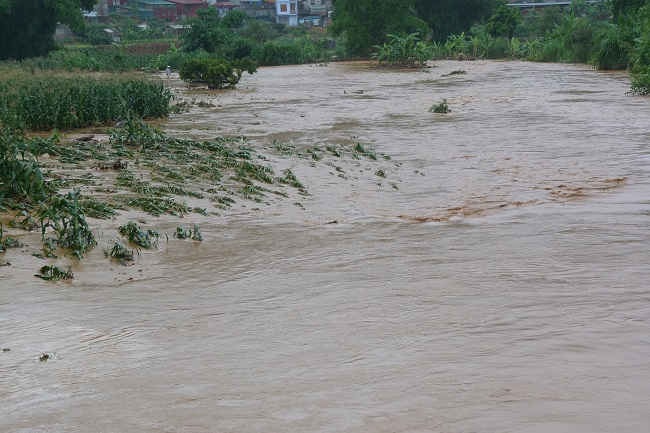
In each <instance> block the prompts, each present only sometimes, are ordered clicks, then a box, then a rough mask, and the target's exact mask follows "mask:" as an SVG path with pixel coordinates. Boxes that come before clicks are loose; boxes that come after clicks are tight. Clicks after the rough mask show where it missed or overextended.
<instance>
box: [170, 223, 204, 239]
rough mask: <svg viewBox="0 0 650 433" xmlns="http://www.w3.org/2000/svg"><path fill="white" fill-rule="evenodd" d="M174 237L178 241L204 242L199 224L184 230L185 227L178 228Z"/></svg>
mask: <svg viewBox="0 0 650 433" xmlns="http://www.w3.org/2000/svg"><path fill="white" fill-rule="evenodd" d="M174 237H175V238H176V239H191V240H193V241H197V242H201V241H203V235H201V230H200V229H199V226H198V225H197V224H194V226H193V227H192V228H184V227H183V226H178V227H176V233H174Z"/></svg>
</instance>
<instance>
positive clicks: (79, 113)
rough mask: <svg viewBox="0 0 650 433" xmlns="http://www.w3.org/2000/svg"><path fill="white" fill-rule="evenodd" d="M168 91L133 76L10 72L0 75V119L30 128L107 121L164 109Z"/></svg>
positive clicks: (159, 112)
mask: <svg viewBox="0 0 650 433" xmlns="http://www.w3.org/2000/svg"><path fill="white" fill-rule="evenodd" d="M171 98H172V95H171V92H170V91H169V90H168V89H166V88H165V87H164V85H163V84H162V83H160V82H155V81H150V80H146V79H143V78H134V77H112V76H97V77H95V76H76V77H75V76H69V75H60V74H36V75H30V74H13V75H12V74H10V76H9V78H6V79H4V80H0V122H1V123H4V124H10V125H19V126H22V127H25V128H27V129H31V130H50V129H54V128H59V129H70V128H80V127H85V126H92V125H103V124H110V123H113V122H115V121H117V120H120V119H123V118H124V117H126V116H127V115H129V114H130V113H131V114H135V115H137V116H139V117H144V118H157V117H164V116H166V115H167V114H169V103H170V101H171Z"/></svg>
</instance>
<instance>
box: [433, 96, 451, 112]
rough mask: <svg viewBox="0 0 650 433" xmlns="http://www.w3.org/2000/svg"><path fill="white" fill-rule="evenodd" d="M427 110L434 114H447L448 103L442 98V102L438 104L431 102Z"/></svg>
mask: <svg viewBox="0 0 650 433" xmlns="http://www.w3.org/2000/svg"><path fill="white" fill-rule="evenodd" d="M429 112H431V113H436V114H447V113H449V112H451V110H450V109H449V104H448V103H447V100H446V99H443V100H442V102H440V103H438V104H433V105H432V106H431V108H429Z"/></svg>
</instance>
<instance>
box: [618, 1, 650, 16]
mask: <svg viewBox="0 0 650 433" xmlns="http://www.w3.org/2000/svg"><path fill="white" fill-rule="evenodd" d="M645 4H650V3H648V0H612V12H613V13H614V16H615V17H617V18H618V17H619V16H621V15H624V14H627V13H630V12H634V11H637V10H639V8H641V7H642V6H643V5H645Z"/></svg>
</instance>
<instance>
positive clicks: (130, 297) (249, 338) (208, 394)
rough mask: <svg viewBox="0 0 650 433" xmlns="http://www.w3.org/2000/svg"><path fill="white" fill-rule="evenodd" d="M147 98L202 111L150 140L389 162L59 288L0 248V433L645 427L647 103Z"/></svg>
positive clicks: (267, 90) (325, 93)
mask: <svg viewBox="0 0 650 433" xmlns="http://www.w3.org/2000/svg"><path fill="white" fill-rule="evenodd" d="M458 69H462V70H465V71H466V74H464V75H453V76H444V75H445V74H448V73H449V72H451V71H453V70H458ZM172 84H174V85H175V86H177V91H178V92H183V93H185V95H186V97H187V98H190V99H191V98H196V99H197V100H201V101H205V102H209V103H210V104H212V105H214V106H213V107H204V108H199V107H193V108H192V109H191V110H190V111H189V112H186V113H182V114H177V115H174V116H172V117H171V118H170V119H169V120H168V121H167V122H165V123H163V125H162V126H163V127H164V128H165V129H166V130H167V131H169V132H170V133H172V134H179V135H184V134H189V135H192V136H195V137H212V136H215V135H219V134H237V135H238V134H242V135H247V136H249V137H251V145H252V146H253V147H255V146H259V147H260V148H261V147H264V146H267V147H268V146H269V143H271V142H272V141H273V140H282V141H290V142H293V143H294V144H295V145H296V146H307V145H313V144H319V145H323V146H324V145H326V144H328V143H345V142H355V141H359V142H362V143H364V144H368V145H371V146H372V147H374V148H375V149H376V151H377V152H381V153H386V154H388V155H391V156H392V159H391V160H380V161H378V162H377V163H375V164H374V165H360V166H359V165H354V164H353V163H352V162H349V161H348V162H345V161H344V162H342V163H341V164H346V165H345V167H344V169H345V172H346V173H347V175H346V176H345V178H342V177H338V176H336V175H334V176H333V175H332V174H330V172H331V171H332V170H333V168H332V167H331V166H328V165H326V164H320V165H318V166H317V167H312V166H311V165H310V163H309V161H308V160H305V159H300V158H293V159H291V158H290V159H288V160H283V162H282V163H283V164H285V165H287V166H289V167H291V168H292V170H293V171H294V172H295V173H296V175H297V176H298V177H299V178H300V179H301V180H302V181H303V183H304V184H305V185H306V187H307V188H308V190H309V192H310V196H308V197H305V198H303V199H302V200H301V202H302V205H303V206H304V209H302V208H301V207H298V206H295V205H294V204H293V203H292V201H293V200H290V201H279V202H277V203H273V204H271V205H269V206H260V209H259V210H258V209H254V208H253V207H252V206H249V207H248V208H242V209H239V210H237V211H236V212H232V213H231V214H230V215H224V216H221V217H202V216H199V215H192V216H190V217H188V218H186V220H187V221H188V222H190V221H197V222H200V223H201V229H202V231H203V235H204V242H202V243H200V244H198V243H191V242H171V241H170V242H169V243H165V244H164V245H161V248H160V250H159V251H156V252H145V253H143V254H142V255H141V256H140V257H138V259H137V262H136V264H135V265H134V266H130V267H120V266H115V265H109V264H107V261H106V259H104V258H103V256H102V254H101V252H100V251H96V252H93V254H91V256H90V257H89V259H88V260H86V261H84V262H83V263H82V264H81V265H78V266H76V267H75V269H74V270H75V274H76V279H75V280H74V281H73V282H72V283H67V284H66V283H58V284H56V283H55V284H52V283H46V282H41V281H40V280H37V279H35V278H33V277H32V274H33V273H34V270H35V269H36V266H37V265H36V263H37V262H36V261H35V260H36V259H35V258H33V257H30V256H28V255H25V254H23V255H20V254H18V253H12V252H9V253H7V259H8V260H10V261H11V262H12V264H13V266H11V267H8V268H0V289H1V290H0V347H2V348H9V349H10V351H6V352H0V432H3V433H4V432H12V433H13V432H20V433H28V432H29V433H32V432H93V433H97V432H106V433H130V432H133V433H138V432H179V433H181V432H182V433H185V432H187V433H194V432H197V433H198V432H233V433H235V432H237V433H240V432H241V433H248V432H260V433H262V432H263V433H270V432H277V433H284V432H287V433H288V432H301V433H302V432H387V433H388V432H390V433H395V432H409V433H416V432H441V433H461V432H462V433H470V432H494V433H504V432H513V433H515V432H516V433H532V432H553V433H562V432H572V433H574V432H585V433H595V432H603V433H604V432H613V431H615V432H617V433H624V432H625V433H627V432H630V433H631V432H635V433H636V432H647V431H650V100H649V99H648V98H639V97H631V96H626V95H625V93H626V91H627V89H628V87H629V79H628V77H627V76H626V75H625V74H623V73H600V72H596V71H593V70H591V69H590V68H588V67H585V66H574V65H557V64H536V63H519V62H482V61H481V62H478V61H477V62H464V63H458V62H440V63H438V64H437V65H436V67H434V68H431V69H429V70H427V71H421V72H414V71H403V72H401V71H388V70H378V69H376V68H373V67H370V66H368V65H367V64H364V63H348V64H344V63H342V64H330V65H320V66H315V65H308V66H289V67H277V68H263V69H261V70H260V71H259V72H258V74H256V75H254V76H252V77H249V76H245V77H244V79H243V80H242V83H241V84H240V87H239V89H238V90H236V91H227V92H212V93H207V92H200V91H195V90H194V91H185V90H181V88H180V86H179V84H178V82H176V81H174V80H172ZM443 98H446V99H447V100H448V102H449V105H450V107H451V110H452V112H451V113H449V114H447V115H437V114H432V113H429V112H428V109H429V107H430V106H431V105H432V104H434V103H437V102H440V101H441V100H442V99H443ZM369 167H370V168H369ZM377 168H382V169H383V170H384V171H385V173H386V178H385V179H383V178H379V177H377V176H375V175H374V170H376V169H377ZM393 184H394V186H393ZM334 220H335V221H336V222H337V223H336V224H328V222H332V221H334ZM149 222H151V223H154V224H156V225H157V226H158V227H161V226H162V227H165V226H166V227H169V228H173V226H174V225H175V223H176V222H177V221H175V220H173V219H171V218H166V217H163V218H158V219H155V218H152V219H151V220H150V221H149ZM103 224H106V225H107V227H108V226H111V225H112V226H113V227H114V226H115V224H116V223H115V222H105V223H103ZM42 352H48V353H51V354H52V356H53V357H52V359H50V360H48V361H46V362H40V361H39V355H40V354H41V353H42Z"/></svg>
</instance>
